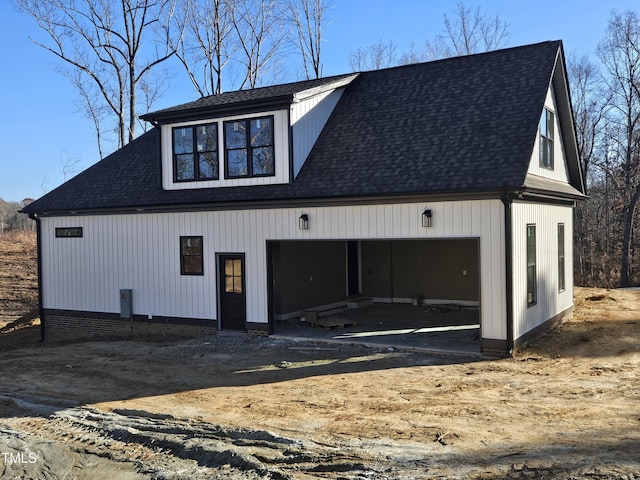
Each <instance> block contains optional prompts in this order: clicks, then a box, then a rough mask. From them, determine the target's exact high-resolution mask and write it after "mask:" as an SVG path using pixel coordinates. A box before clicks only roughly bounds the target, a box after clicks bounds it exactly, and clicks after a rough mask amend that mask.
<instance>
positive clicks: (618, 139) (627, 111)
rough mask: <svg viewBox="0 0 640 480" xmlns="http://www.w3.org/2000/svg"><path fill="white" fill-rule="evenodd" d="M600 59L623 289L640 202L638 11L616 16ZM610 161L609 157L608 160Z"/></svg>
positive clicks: (599, 48) (639, 46)
mask: <svg viewBox="0 0 640 480" xmlns="http://www.w3.org/2000/svg"><path fill="white" fill-rule="evenodd" d="M598 56H599V58H600V61H601V62H602V65H603V67H604V69H605V72H606V77H605V78H606V84H607V89H608V91H609V92H610V94H611V99H610V101H609V106H610V109H609V111H608V119H607V120H608V127H609V131H610V132H612V133H610V134H609V138H608V142H609V144H610V145H611V147H610V148H609V149H608V150H609V151H608V152H607V153H608V155H609V154H610V158H611V160H612V162H611V173H610V176H611V178H612V180H613V181H614V182H615V183H616V185H617V187H618V188H619V190H620V194H619V198H620V204H619V210H620V217H621V224H622V230H623V231H622V245H621V248H622V252H621V259H620V286H622V287H625V286H628V285H629V280H630V274H631V264H630V258H631V246H632V235H633V231H632V227H633V221H634V215H635V211H636V206H637V204H638V201H639V200H640V18H639V17H638V14H636V13H635V12H631V11H627V12H625V13H623V14H619V13H613V14H612V15H611V18H610V20H609V24H608V26H607V31H606V34H605V37H604V39H603V40H602V41H601V42H600V44H599V45H598ZM608 158H609V157H608Z"/></svg>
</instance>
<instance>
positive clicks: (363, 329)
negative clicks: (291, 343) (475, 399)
mask: <svg viewBox="0 0 640 480" xmlns="http://www.w3.org/2000/svg"><path fill="white" fill-rule="evenodd" d="M319 319H320V320H323V321H324V320H327V321H329V322H330V323H334V322H335V323H337V324H344V325H345V326H344V327H339V326H336V327H332V328H321V327H314V326H311V325H309V324H308V323H306V322H303V323H299V324H295V325H290V324H284V323H278V324H277V325H276V331H275V335H276V336H282V337H287V338H290V337H295V338H301V339H312V340H325V341H332V342H345V343H363V344H367V345H375V346H377V345H382V346H390V347H396V348H405V349H406V348H408V349H416V350H424V351H431V352H435V353H446V354H458V355H459V354H462V355H473V356H475V355H478V356H479V355H480V313H479V310H478V309H477V308H469V309H467V308H465V309H462V310H459V311H446V312H444V311H439V309H436V310H433V309H430V308H428V307H424V306H413V305H406V304H381V303H377V304H374V305H370V306H365V307H361V308H354V309H345V310H343V311H339V312H335V313H332V314H330V315H326V316H320V317H319ZM332 321H333V322H332ZM353 321H355V322H356V325H352V326H349V325H348V324H349V323H350V322H353Z"/></svg>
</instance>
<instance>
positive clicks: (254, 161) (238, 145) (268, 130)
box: [224, 116, 275, 178]
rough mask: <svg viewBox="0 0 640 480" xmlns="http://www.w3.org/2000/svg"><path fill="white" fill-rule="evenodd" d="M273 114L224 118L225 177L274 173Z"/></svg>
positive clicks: (265, 175)
mask: <svg viewBox="0 0 640 480" xmlns="http://www.w3.org/2000/svg"><path fill="white" fill-rule="evenodd" d="M273 127H274V121H273V117H272V116H269V117H259V118H247V119H241V120H230V121H226V122H224V142H225V178H241V177H269V176H274V175H275V150H274V140H273V139H274V132H273Z"/></svg>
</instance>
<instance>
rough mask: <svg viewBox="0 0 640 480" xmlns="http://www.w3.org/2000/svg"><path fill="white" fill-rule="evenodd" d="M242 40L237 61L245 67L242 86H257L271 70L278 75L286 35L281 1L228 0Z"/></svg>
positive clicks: (235, 25) (237, 31)
mask: <svg viewBox="0 0 640 480" xmlns="http://www.w3.org/2000/svg"><path fill="white" fill-rule="evenodd" d="M227 1H228V2H229V5H230V13H231V24H232V26H233V29H234V31H235V33H236V37H237V39H238V41H239V55H238V57H237V61H238V62H239V63H240V64H241V65H242V67H243V70H244V75H243V77H244V78H243V80H242V82H241V84H240V88H241V89H242V88H255V87H256V86H258V85H259V84H261V83H262V82H263V80H264V78H265V77H266V75H267V74H268V73H272V74H273V76H276V75H277V68H278V64H277V60H278V57H279V55H280V53H281V51H282V48H283V47H284V43H285V40H286V38H287V31H286V21H285V16H284V13H283V11H282V10H283V3H282V1H281V0H227Z"/></svg>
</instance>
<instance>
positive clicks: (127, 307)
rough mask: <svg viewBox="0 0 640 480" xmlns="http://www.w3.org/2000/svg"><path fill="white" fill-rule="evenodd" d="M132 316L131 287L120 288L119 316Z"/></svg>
mask: <svg viewBox="0 0 640 480" xmlns="http://www.w3.org/2000/svg"><path fill="white" fill-rule="evenodd" d="M132 316H133V297H132V295H131V289H125V290H120V318H131V317H132Z"/></svg>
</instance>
